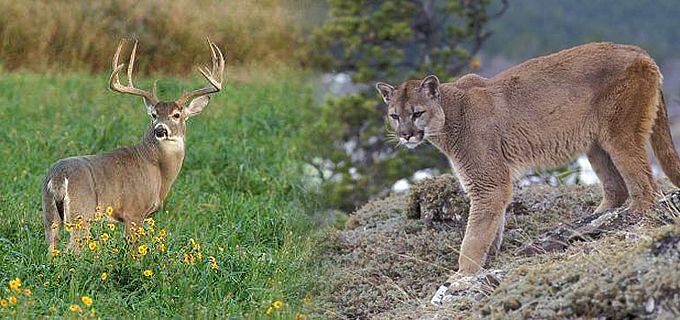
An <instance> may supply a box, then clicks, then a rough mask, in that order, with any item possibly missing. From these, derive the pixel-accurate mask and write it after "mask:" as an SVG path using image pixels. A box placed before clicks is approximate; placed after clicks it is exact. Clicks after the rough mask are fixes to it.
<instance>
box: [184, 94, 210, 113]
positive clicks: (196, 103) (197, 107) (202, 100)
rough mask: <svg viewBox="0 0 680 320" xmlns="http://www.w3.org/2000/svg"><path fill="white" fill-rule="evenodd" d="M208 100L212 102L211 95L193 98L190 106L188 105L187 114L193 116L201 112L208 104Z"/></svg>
mask: <svg viewBox="0 0 680 320" xmlns="http://www.w3.org/2000/svg"><path fill="white" fill-rule="evenodd" d="M208 102H210V96H207V95H206V96H200V97H198V98H196V99H194V100H191V103H189V106H188V107H187V114H188V115H189V116H190V117H192V116H195V115H197V114H199V113H201V111H203V108H205V106H207V105H208Z"/></svg>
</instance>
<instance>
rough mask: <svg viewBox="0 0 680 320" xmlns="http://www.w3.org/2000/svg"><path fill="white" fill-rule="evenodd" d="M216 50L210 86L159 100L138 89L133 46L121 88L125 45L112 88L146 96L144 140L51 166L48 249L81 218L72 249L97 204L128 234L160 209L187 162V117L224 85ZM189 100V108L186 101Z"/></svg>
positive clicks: (46, 201) (46, 190) (46, 195)
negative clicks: (63, 228) (65, 225)
mask: <svg viewBox="0 0 680 320" xmlns="http://www.w3.org/2000/svg"><path fill="white" fill-rule="evenodd" d="M209 44H210V47H211V50H212V53H213V67H212V70H211V71H210V70H208V69H207V68H206V69H201V70H200V71H201V73H202V74H203V75H204V76H205V77H206V79H207V80H208V81H209V82H210V84H209V85H208V86H207V87H205V88H203V89H199V90H194V91H192V92H189V93H185V94H184V95H182V97H180V98H179V99H178V100H177V101H171V102H159V101H158V100H157V98H156V95H155V90H154V93H149V92H146V91H143V90H139V89H136V88H134V85H133V84H132V80H131V79H132V78H131V76H132V65H133V63H134V56H135V51H136V44H135V48H134V49H133V51H132V54H131V59H130V64H129V66H128V81H129V85H128V86H122V85H121V84H120V81H119V79H118V72H119V71H120V70H121V69H122V67H123V65H122V64H121V65H118V62H117V61H118V56H119V54H120V50H121V46H122V43H121V45H120V46H119V47H118V51H117V52H116V54H115V55H114V59H113V68H114V71H113V73H112V75H111V79H110V87H111V89H112V90H114V91H117V92H122V93H129V94H133V95H138V96H142V97H143V98H144V103H145V104H146V107H147V112H148V113H149V115H150V116H151V117H152V121H151V123H150V125H149V128H148V129H147V131H146V133H145V135H144V138H143V139H142V142H141V143H140V144H138V145H135V146H130V147H123V148H119V149H116V150H113V151H111V152H107V153H102V154H98V155H88V156H77V157H70V158H66V159H62V160H60V161H58V162H57V163H55V164H54V165H53V166H52V168H51V169H50V171H49V173H48V174H47V177H46V178H45V181H44V183H43V190H42V191H43V211H44V214H45V237H46V239H47V242H48V245H49V252H50V253H52V252H54V250H56V248H57V243H58V241H59V236H58V234H59V227H60V226H61V225H62V224H63V223H64V222H69V223H74V222H76V221H81V222H82V228H80V229H77V230H73V231H72V233H71V241H70V248H71V249H76V248H77V242H78V240H79V239H80V238H81V237H82V236H83V233H87V232H88V221H89V220H90V219H91V217H92V216H93V215H94V213H95V212H96V210H97V207H99V208H107V207H111V208H112V209H113V213H112V215H111V216H110V218H111V219H113V220H117V221H120V222H122V223H124V224H125V229H126V232H129V231H130V230H131V229H132V228H134V227H135V226H139V225H141V223H142V221H143V220H144V218H146V217H148V216H149V215H151V214H152V213H153V212H155V211H156V210H157V209H158V208H160V207H161V205H162V204H163V201H164V200H165V198H166V197H167V195H168V193H169V191H170V188H171V187H172V184H173V183H174V182H175V179H176V178H177V175H178V174H179V171H180V170H181V168H182V163H183V161H184V137H185V133H186V123H185V122H186V120H187V119H188V118H189V117H191V116H193V115H196V114H198V113H200V112H201V111H202V110H203V108H204V107H205V106H206V105H207V104H208V102H209V101H210V96H209V94H212V93H216V92H218V91H219V90H220V89H221V82H222V80H221V77H222V72H223V70H224V58H223V56H222V53H221V52H220V51H219V49H218V48H217V46H215V45H214V44H213V43H211V42H209ZM189 100H191V102H190V103H189V104H188V106H186V107H185V106H184V104H185V102H186V101H189Z"/></svg>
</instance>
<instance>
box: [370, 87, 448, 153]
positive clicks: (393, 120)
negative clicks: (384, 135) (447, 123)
mask: <svg viewBox="0 0 680 320" xmlns="http://www.w3.org/2000/svg"><path fill="white" fill-rule="evenodd" d="M375 87H376V89H378V92H379V93H380V95H381V96H382V98H383V100H384V101H385V103H386V104H387V116H388V117H389V118H388V121H389V123H390V125H391V126H392V129H393V130H394V132H395V134H396V135H397V137H398V138H399V144H400V145H405V146H406V147H407V148H409V149H413V148H415V147H417V146H418V145H420V144H421V143H422V142H423V141H424V140H425V139H426V138H428V137H431V136H435V135H438V134H439V132H440V131H441V129H442V127H443V126H444V110H443V109H442V106H441V99H440V93H439V79H437V77H436V76H434V75H430V76H427V77H426V78H425V79H423V80H409V81H406V82H404V83H402V84H401V85H400V86H398V87H397V88H394V87H393V86H391V85H389V84H386V83H382V82H378V83H377V84H376V85H375Z"/></svg>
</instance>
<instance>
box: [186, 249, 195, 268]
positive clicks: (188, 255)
mask: <svg viewBox="0 0 680 320" xmlns="http://www.w3.org/2000/svg"><path fill="white" fill-rule="evenodd" d="M183 261H184V263H186V264H190V265H192V266H193V265H194V264H196V258H194V256H193V255H192V254H191V253H186V252H185V253H184V258H183Z"/></svg>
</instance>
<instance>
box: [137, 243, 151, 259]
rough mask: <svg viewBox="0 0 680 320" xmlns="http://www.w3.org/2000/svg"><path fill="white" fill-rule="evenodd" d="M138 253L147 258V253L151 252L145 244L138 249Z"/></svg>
mask: <svg viewBox="0 0 680 320" xmlns="http://www.w3.org/2000/svg"><path fill="white" fill-rule="evenodd" d="M137 252H138V253H139V255H141V256H145V255H146V253H147V252H149V247H147V246H146V245H145V244H143V245H141V246H139V248H137Z"/></svg>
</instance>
